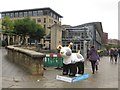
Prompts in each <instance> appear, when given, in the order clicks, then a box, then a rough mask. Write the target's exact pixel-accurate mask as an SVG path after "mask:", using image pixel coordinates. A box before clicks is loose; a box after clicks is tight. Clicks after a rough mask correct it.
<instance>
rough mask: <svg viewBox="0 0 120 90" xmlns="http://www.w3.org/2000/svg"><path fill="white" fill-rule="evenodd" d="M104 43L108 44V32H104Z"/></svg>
mask: <svg viewBox="0 0 120 90" xmlns="http://www.w3.org/2000/svg"><path fill="white" fill-rule="evenodd" d="M102 43H103V44H107V43H108V33H106V32H103V39H102Z"/></svg>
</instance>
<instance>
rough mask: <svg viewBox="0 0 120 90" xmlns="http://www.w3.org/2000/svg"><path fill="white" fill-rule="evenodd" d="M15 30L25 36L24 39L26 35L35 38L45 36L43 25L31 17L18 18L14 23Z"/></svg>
mask: <svg viewBox="0 0 120 90" xmlns="http://www.w3.org/2000/svg"><path fill="white" fill-rule="evenodd" d="M14 30H15V33H16V34H17V35H21V36H23V37H24V39H25V36H26V35H28V36H30V38H32V39H35V40H39V39H41V38H42V37H43V36H44V31H43V28H42V27H41V25H39V24H36V22H35V21H34V20H31V19H30V18H24V19H19V20H16V21H15V23H14Z"/></svg>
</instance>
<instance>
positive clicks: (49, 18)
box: [1, 8, 62, 43]
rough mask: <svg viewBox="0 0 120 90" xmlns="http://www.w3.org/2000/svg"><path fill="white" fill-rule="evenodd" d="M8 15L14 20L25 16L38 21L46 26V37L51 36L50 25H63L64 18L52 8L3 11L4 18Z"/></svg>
mask: <svg viewBox="0 0 120 90" xmlns="http://www.w3.org/2000/svg"><path fill="white" fill-rule="evenodd" d="M6 16H8V17H10V19H11V20H13V21H14V20H17V19H23V18H25V17H30V18H31V19H32V20H35V21H36V23H38V24H40V25H41V26H42V27H43V28H44V30H45V37H47V36H49V35H50V32H51V31H50V29H49V28H48V27H50V26H52V25H54V24H58V25H61V18H62V16H61V15H60V14H58V13H57V12H55V11H54V10H52V9H51V8H37V9H26V10H15V11H5V12H1V17H2V19H3V18H4V17H6ZM27 41H29V38H28V40H27ZM44 43H46V42H44Z"/></svg>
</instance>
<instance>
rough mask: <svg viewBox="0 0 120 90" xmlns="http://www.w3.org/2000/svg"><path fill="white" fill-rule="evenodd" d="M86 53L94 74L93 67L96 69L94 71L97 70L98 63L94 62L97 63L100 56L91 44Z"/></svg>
mask: <svg viewBox="0 0 120 90" xmlns="http://www.w3.org/2000/svg"><path fill="white" fill-rule="evenodd" d="M88 54H89V60H90V62H91V66H92V74H94V73H95V69H96V71H97V70H98V64H96V63H98V60H99V61H100V57H99V55H98V52H97V50H96V49H95V47H94V46H91V49H90V51H89V53H88Z"/></svg>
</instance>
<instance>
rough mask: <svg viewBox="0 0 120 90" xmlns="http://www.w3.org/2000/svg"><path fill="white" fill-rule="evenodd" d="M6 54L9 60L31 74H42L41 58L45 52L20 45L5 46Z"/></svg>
mask: <svg viewBox="0 0 120 90" xmlns="http://www.w3.org/2000/svg"><path fill="white" fill-rule="evenodd" d="M7 56H8V58H9V60H10V61H12V62H14V63H16V64H19V65H21V67H24V69H25V70H26V71H28V72H30V73H31V74H32V75H41V76H42V75H43V58H44V57H45V54H43V53H39V52H36V51H32V50H27V49H23V48H20V47H14V46H7Z"/></svg>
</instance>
